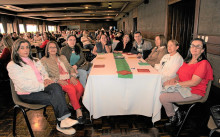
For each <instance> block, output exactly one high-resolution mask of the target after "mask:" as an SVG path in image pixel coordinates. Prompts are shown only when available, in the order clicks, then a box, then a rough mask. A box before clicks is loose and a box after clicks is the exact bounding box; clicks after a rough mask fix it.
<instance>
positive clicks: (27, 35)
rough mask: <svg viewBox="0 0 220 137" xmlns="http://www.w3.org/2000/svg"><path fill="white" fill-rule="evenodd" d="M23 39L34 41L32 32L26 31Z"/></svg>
mask: <svg viewBox="0 0 220 137" xmlns="http://www.w3.org/2000/svg"><path fill="white" fill-rule="evenodd" d="M25 39H26V40H28V41H29V42H33V41H34V39H33V38H32V34H31V33H30V32H27V33H26V37H25Z"/></svg>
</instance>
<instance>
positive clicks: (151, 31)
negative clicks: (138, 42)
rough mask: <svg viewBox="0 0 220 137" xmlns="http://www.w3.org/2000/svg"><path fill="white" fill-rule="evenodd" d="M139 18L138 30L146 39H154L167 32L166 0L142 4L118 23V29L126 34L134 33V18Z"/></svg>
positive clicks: (153, 0)
mask: <svg viewBox="0 0 220 137" xmlns="http://www.w3.org/2000/svg"><path fill="white" fill-rule="evenodd" d="M136 17H137V30H138V31H141V33H142V34H143V36H144V37H145V38H150V39H154V37H155V35H157V34H164V32H165V17H166V0H150V1H149V3H148V4H144V3H143V4H141V5H139V6H138V7H137V8H136V9H134V10H132V11H131V12H130V13H129V15H127V16H126V17H125V18H122V19H121V20H120V21H118V28H119V29H120V30H123V22H125V30H124V31H125V32H126V33H130V32H133V18H136Z"/></svg>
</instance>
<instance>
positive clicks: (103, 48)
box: [92, 34, 111, 55]
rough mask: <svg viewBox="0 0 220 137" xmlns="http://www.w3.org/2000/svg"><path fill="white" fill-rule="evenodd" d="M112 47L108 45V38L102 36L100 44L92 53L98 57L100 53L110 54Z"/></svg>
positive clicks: (97, 44)
mask: <svg viewBox="0 0 220 137" xmlns="http://www.w3.org/2000/svg"><path fill="white" fill-rule="evenodd" d="M110 52H111V47H110V46H109V45H108V41H107V36H106V35H104V34H102V35H101V38H100V42H97V43H96V45H95V47H94V49H93V51H92V53H93V54H94V55H97V54H98V53H110Z"/></svg>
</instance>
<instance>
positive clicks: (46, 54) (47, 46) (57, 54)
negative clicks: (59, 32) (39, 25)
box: [45, 41, 60, 58]
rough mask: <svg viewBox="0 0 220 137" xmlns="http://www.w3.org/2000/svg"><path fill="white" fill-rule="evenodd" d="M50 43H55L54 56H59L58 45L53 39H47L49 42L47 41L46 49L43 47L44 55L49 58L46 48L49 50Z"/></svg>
mask: <svg viewBox="0 0 220 137" xmlns="http://www.w3.org/2000/svg"><path fill="white" fill-rule="evenodd" d="M51 43H54V44H55V45H56V48H57V53H56V56H60V47H59V46H58V44H57V42H55V41H49V42H48V43H47V45H46V49H45V56H46V57H47V58H49V56H50V54H49V52H48V50H49V45H50V44H51Z"/></svg>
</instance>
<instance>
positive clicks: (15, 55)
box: [11, 38, 33, 67]
mask: <svg viewBox="0 0 220 137" xmlns="http://www.w3.org/2000/svg"><path fill="white" fill-rule="evenodd" d="M22 43H28V46H29V55H28V57H29V58H30V59H31V60H33V57H32V52H31V43H30V42H29V41H28V40H26V39H21V38H20V39H17V40H16V41H15V42H14V43H13V46H12V54H11V58H12V61H14V63H15V64H17V65H19V66H21V67H22V65H21V62H23V63H24V64H26V63H25V62H24V61H23V60H22V59H21V57H20V56H19V54H18V50H19V48H20V46H21V44H22Z"/></svg>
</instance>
